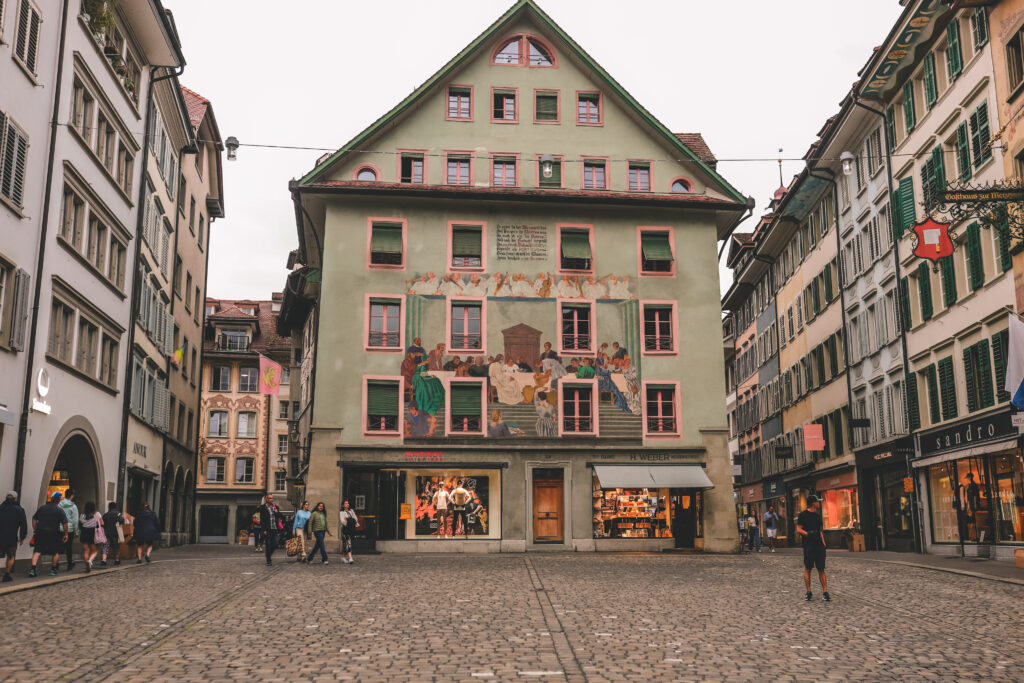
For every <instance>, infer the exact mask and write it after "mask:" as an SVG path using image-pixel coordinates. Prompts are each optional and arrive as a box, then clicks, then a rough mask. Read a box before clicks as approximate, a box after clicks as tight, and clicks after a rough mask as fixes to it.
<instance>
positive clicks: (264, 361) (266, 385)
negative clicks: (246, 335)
mask: <svg viewBox="0 0 1024 683" xmlns="http://www.w3.org/2000/svg"><path fill="white" fill-rule="evenodd" d="M280 388H281V364H280V363H275V362H274V361H272V360H270V359H269V358H267V357H266V356H264V355H263V354H260V393H261V394H273V395H274V396H277V392H278V390H280Z"/></svg>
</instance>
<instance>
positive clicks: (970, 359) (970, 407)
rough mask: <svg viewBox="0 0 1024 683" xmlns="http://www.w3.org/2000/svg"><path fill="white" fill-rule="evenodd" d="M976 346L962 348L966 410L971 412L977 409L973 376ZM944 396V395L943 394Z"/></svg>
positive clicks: (975, 383)
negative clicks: (965, 385) (965, 384)
mask: <svg viewBox="0 0 1024 683" xmlns="http://www.w3.org/2000/svg"><path fill="white" fill-rule="evenodd" d="M976 352H977V348H975V347H974V346H968V347H967V348H966V349H964V379H965V380H966V383H967V412H968V413H973V412H974V411H975V410H977V409H978V383H977V381H976V378H975V376H974V374H975V373H974V370H975V365H976V362H975V353H976ZM942 391H943V394H945V391H946V390H945V387H943V390H942ZM943 398H945V396H943Z"/></svg>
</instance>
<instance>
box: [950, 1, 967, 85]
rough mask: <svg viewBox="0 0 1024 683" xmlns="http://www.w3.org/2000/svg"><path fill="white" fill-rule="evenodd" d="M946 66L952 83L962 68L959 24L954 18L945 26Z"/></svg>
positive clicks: (962, 59)
mask: <svg viewBox="0 0 1024 683" xmlns="http://www.w3.org/2000/svg"><path fill="white" fill-rule="evenodd" d="M946 64H947V66H948V67H949V80H950V82H952V81H953V80H955V79H956V77H957V76H959V75H960V72H961V71H962V70H963V68H964V57H963V53H962V52H961V51H960V22H959V21H958V20H957V19H956V17H954V18H953V21H951V22H949V25H948V26H946Z"/></svg>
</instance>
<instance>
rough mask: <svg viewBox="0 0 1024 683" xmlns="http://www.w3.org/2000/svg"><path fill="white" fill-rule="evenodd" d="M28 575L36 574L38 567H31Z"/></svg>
mask: <svg viewBox="0 0 1024 683" xmlns="http://www.w3.org/2000/svg"><path fill="white" fill-rule="evenodd" d="M28 575H29V576H36V568H35V567H32V568H31V569H29V570H28Z"/></svg>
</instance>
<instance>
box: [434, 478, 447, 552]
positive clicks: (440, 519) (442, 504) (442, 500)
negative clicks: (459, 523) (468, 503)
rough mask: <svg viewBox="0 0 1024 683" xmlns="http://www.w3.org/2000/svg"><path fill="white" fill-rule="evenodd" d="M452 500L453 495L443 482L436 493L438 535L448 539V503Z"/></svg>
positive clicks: (435, 506) (435, 505)
mask: <svg viewBox="0 0 1024 683" xmlns="http://www.w3.org/2000/svg"><path fill="white" fill-rule="evenodd" d="M450 498H451V494H450V493H448V489H447V488H445V483H444V482H443V481H442V482H441V483H439V484H438V486H437V492H436V493H434V509H435V510H437V535H438V536H444V537H445V538H448V501H449V499H450Z"/></svg>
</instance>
